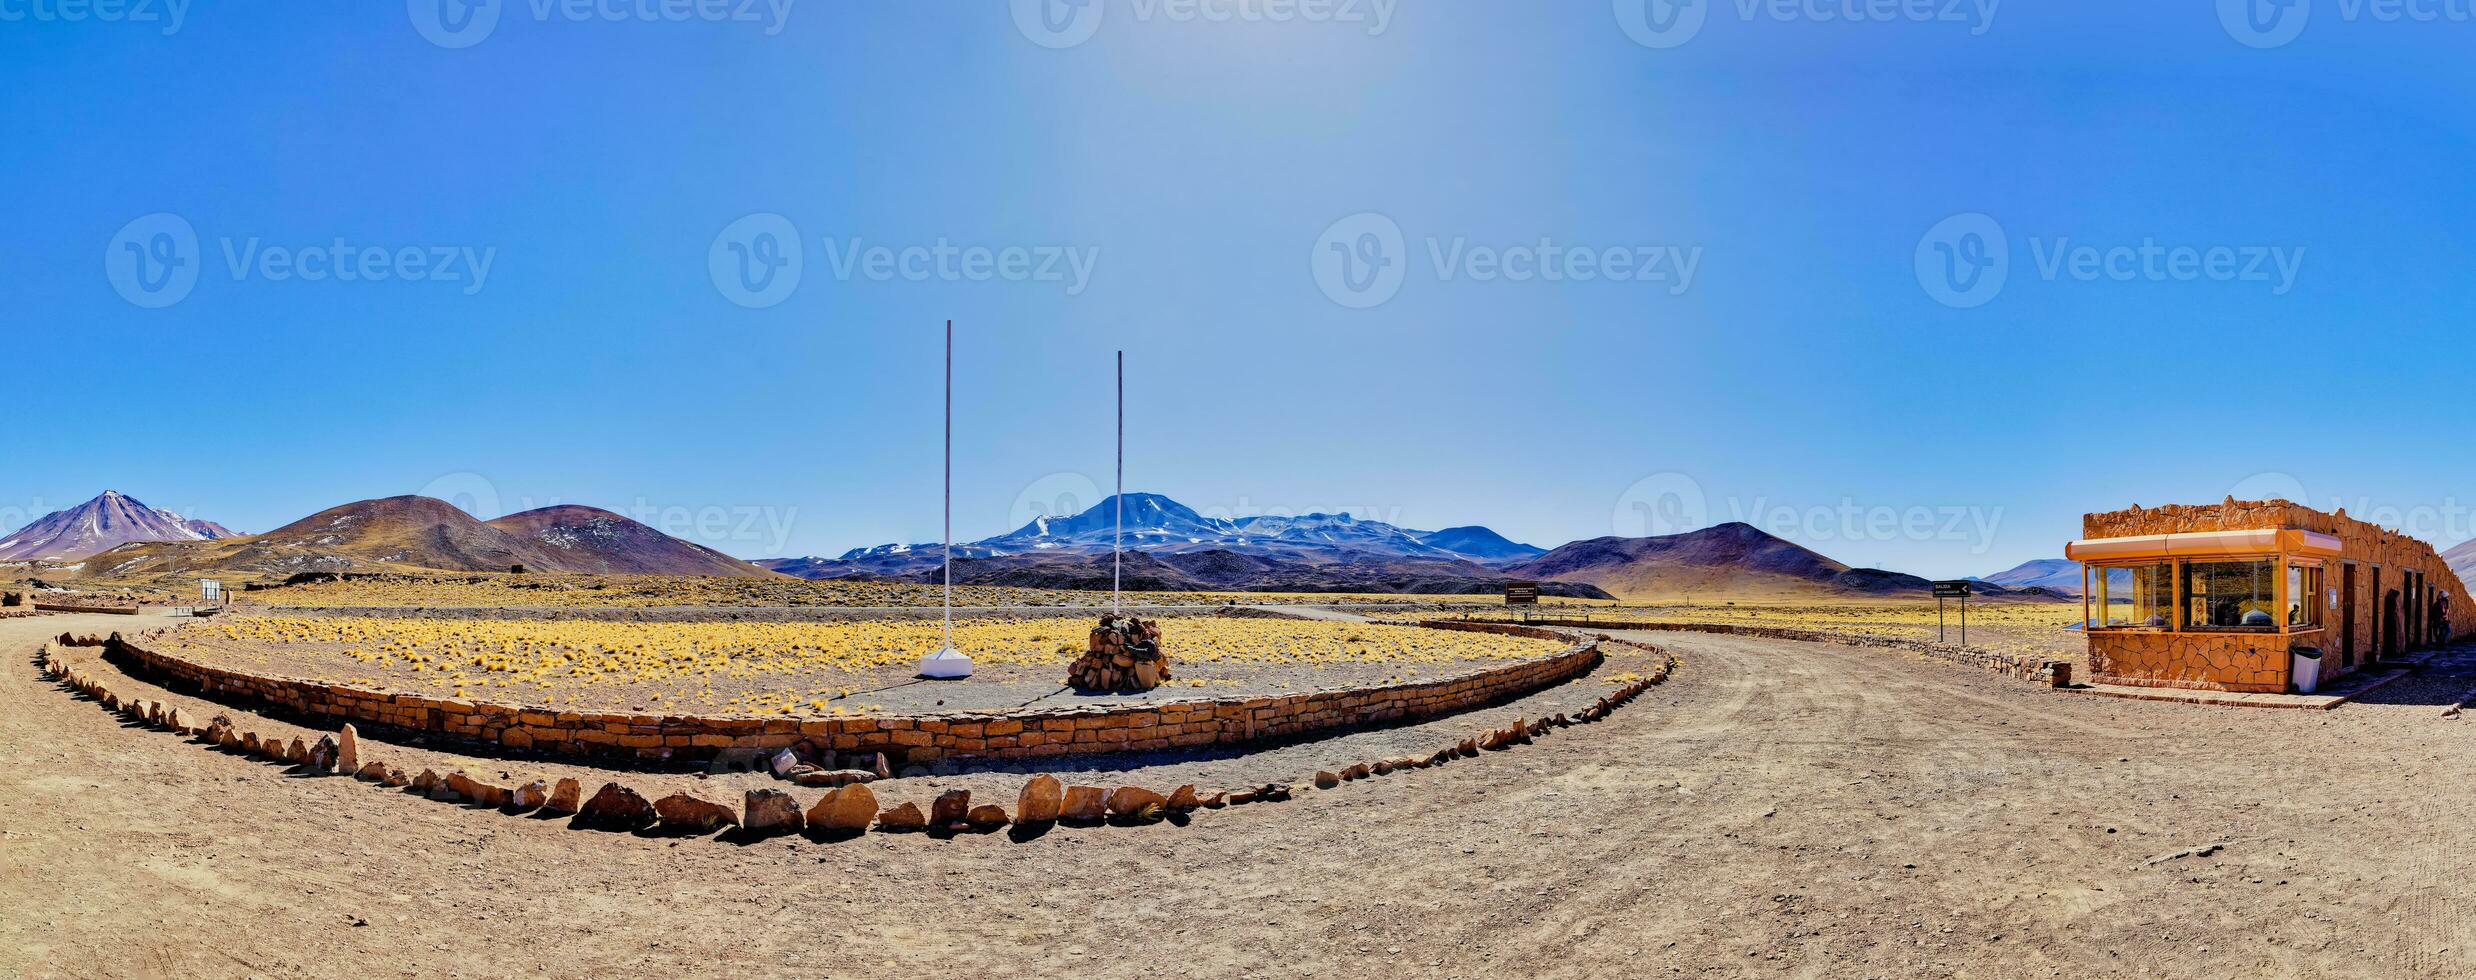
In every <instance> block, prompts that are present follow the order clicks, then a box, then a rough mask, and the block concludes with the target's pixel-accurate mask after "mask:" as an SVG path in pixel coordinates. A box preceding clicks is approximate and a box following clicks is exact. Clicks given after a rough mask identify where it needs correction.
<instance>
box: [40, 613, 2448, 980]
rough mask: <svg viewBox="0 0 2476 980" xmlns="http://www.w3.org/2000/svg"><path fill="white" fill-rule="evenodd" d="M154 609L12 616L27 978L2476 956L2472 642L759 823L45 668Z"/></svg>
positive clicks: (1980, 968)
mask: <svg viewBox="0 0 2476 980" xmlns="http://www.w3.org/2000/svg"><path fill="white" fill-rule="evenodd" d="M129 625H130V624H129V622H128V621H127V620H125V619H121V620H113V619H112V618H110V617H92V618H86V617H50V618H44V619H35V620H15V621H0V654H5V655H6V657H5V663H0V752H5V753H6V757H7V759H8V760H9V761H8V762H7V764H6V765H0V971H4V972H6V973H8V974H14V975H24V976H33V977H40V976H114V977H118V976H175V975H180V976H348V975H349V976H356V977H377V976H474V977H496V976H562V977H564V976H586V975H597V976H598V975H613V974H621V973H642V974H647V975H668V976H707V975H736V974H748V973H754V972H758V971H763V972H765V973H769V974H781V975H792V976H836V977H881V976H882V977H893V976H917V975H924V974H932V973H934V974H946V975H975V974H986V975H1000V976H1053V975H1067V974H1073V975H1085V976H1180V977H1183V976H1210V977H1221V976H1264V977H1297V976H1318V977H1333V976H1351V977H1359V976H1374V977H1395V976H1399V977H1497V976H1506V975H1520V976H1524V977H1586V976H1588V977H1596V976H1610V975H1625V976H1737V975H1760V976H1811V977H1841V976H1881V977H1915V976H1926V977H1932V976H1965V977H2015V976H2030V977H2037V976H2057V977H2084V976H2192V977H2221V976H2347V977H2355V976H2399V977H2410V976H2415V977H2434V976H2464V975H2471V974H2476V924H2472V923H2476V919H2472V918H2471V916H2470V909H2469V906H2470V904H2471V903H2472V902H2476V887H2471V886H2470V885H2469V884H2468V882H2467V878H2466V876H2465V875H2464V873H2462V872H2461V871H2460V870H2459V869H2458V868H2457V867H2456V865H2455V862H2454V858H2455V857H2457V856H2458V855H2461V854H2465V853H2468V852H2469V851H2470V850H2471V847H2476V820H2471V819H2470V817H2471V812H2470V811H2471V806H2470V802H2469V792H2468V786H2469V785H2470V783H2471V777H2476V751H2471V740H2472V739H2476V729H2471V728H2470V727H2468V726H2470V725H2476V719H2469V720H2456V721H2453V720H2445V719H2443V718H2442V717H2441V714H2442V708H2443V707H2444V706H2445V705H2446V704H2449V703H2455V702H2456V701H2458V700H2459V699H2460V698H2462V697H2465V696H2466V695H2467V693H2468V691H2467V688H2468V687H2469V686H2470V685H2471V684H2476V678H2470V677H2469V676H2465V675H2467V674H2469V673H2476V671H2470V670H2467V669H2465V668H2458V669H2453V670H2445V671H2436V672H2431V673H2428V674H2426V675H2424V676H2421V677H2418V678H2414V679H2411V680H2410V681H2407V682H2405V683H2402V684H2399V685H2394V686H2392V687H2390V688H2386V689H2384V690H2383V691H2381V692H2378V693H2377V694H2376V695H2374V696H2373V698H2372V700H2371V701H2369V702H2367V703H2362V704H2355V705H2350V706H2348V707H2346V708H2344V709H2341V710H2339V711H2336V712H2329V713H2319V712H2313V713H2307V712H2291V711H2263V710H2250V709H2238V708H2201V707H2193V706H2185V705H2170V704H2152V703H2144V702H2130V701H2116V700H2110V699H2103V698H2095V697H2089V696H2084V695H2072V694H2059V693H2054V692H2048V691H2041V690H2038V689H2034V688H2030V687H2027V686H2024V685H2021V684H2019V683H2018V682H2015V681H2011V680H2008V679H2005V678H2001V677H1997V676H1995V675H1992V674H1984V673H1979V672H1975V671H1969V670H1965V669H1960V668H1954V667H1951V666H1947V665H1942V664H1937V663H1931V662H1927V661H1924V660H1921V659H1915V658H1910V657H1906V656H1902V655H1897V654H1892V653H1886V652H1882V651H1861V650H1855V649H1848V648H1840V647H1831V646H1823V645H1814V644H1797V643H1781V642H1775V641H1762V640H1750V639H1743V638H1735V637H1720V636H1701V635H1670V634H1658V635H1650V636H1645V637H1642V639H1644V640H1646V641H1648V642H1652V643H1656V644H1659V645H1661V646H1663V647H1666V648H1668V649H1670V650H1672V651H1675V652H1676V653H1678V654H1679V655H1680V656H1681V657H1682V659H1683V661H1684V663H1683V666H1682V668H1681V669H1680V670H1679V671H1678V673H1677V675H1676V676H1675V678H1674V679H1673V680H1671V681H1670V682H1669V683H1668V684H1666V685H1665V686H1662V687H1659V688H1655V689H1653V690H1652V691H1651V692H1650V693H1649V694H1648V695H1646V696H1644V697H1643V698H1642V699H1641V700H1640V701H1637V702H1635V703H1634V704H1633V705H1632V706H1630V707H1628V708H1626V709H1625V710H1623V711H1621V712H1619V713H1618V714H1617V715H1616V716H1615V717H1613V718H1611V719H1610V720H1608V721H1606V722H1604V723H1601V724H1598V725H1592V726H1585V727H1582V728H1578V729H1573V730H1569V731H1565V732H1559V733H1557V734H1555V735H1553V736H1551V737H1549V738H1545V739H1542V740H1541V741H1540V742H1539V744H1537V745H1533V746H1526V747H1523V748H1521V749H1518V750H1516V751H1513V752H1506V753H1492V754H1488V755H1486V756H1483V757H1481V758H1478V759H1473V760H1466V761H1463V762H1460V763H1456V764H1454V765H1451V766H1446V767H1443V768H1439V769H1433V770H1422V771H1416V772H1411V773H1406V774H1397V775H1393V776H1388V777H1384V778H1381V779H1377V780H1373V781H1369V782H1364V783H1353V784H1348V785H1346V786H1344V787H1342V788H1341V789H1339V790H1336V791H1332V792H1317V793H1304V794H1302V795H1301V797H1300V798H1299V799H1298V800H1297V801H1295V802H1291V803H1286V804H1280V805H1271V806H1251V807H1241V808H1234V809H1231V810H1227V811H1220V812H1215V813H1210V814H1206V815H1199V816H1198V818H1197V819H1196V820H1195V821H1194V823H1193V824H1192V825H1190V826H1186V827H1175V826H1169V825H1160V826H1153V827H1146V828H1135V829H1122V828H1098V829H1074V828H1062V829H1060V830H1057V831H1055V832H1053V833H1050V834H1047V835H1045V836H1042V837H1039V838H1037V839H1034V840H1031V841H1028V842H1025V843H1014V842H1011V841H1009V840H1008V839H1007V838H1006V837H1005V836H1003V835H999V836H994V837H964V838H959V839H955V840H948V841H940V840H934V839H930V838H927V837H922V836H916V835H907V836H877V835H872V836H869V837H864V838H861V839H859V840H856V841H852V842H847V843H837V844H821V843H816V842H813V841H809V840H805V839H798V838H794V839H790V840H777V841H771V842H766V843H758V844H750V845H738V844H733V843H727V842H723V841H719V840H662V839H650V838H640V837H633V836H624V835H607V834H597V833H589V832H580V831H570V830H567V829H565V828H564V825H563V824H559V823H554V822H548V821H540V820H530V819H523V818H511V817H503V816H496V815H492V814H485V813H478V812H474V811H470V810H465V809H462V808H458V807H452V806H444V805H439V804H434V803H428V802H425V801H419V800H414V799H409V798H405V797H403V796H402V795H400V794H394V793H390V792H388V791H384V790H379V789H376V788H374V787H371V786H369V785H367V784H362V783H357V782H354V781H351V780H345V779H333V778H328V779H307V778H297V777H291V776H286V775H283V774H282V773H281V772H280V771H278V770H274V769H272V768H270V767H268V766H266V765H264V764H261V763H258V762H253V761H249V760H246V759H243V758H239V757H235V756H229V755H223V754H219V753H215V752H210V751H206V750H204V749H201V748H198V747H195V746H192V745H187V744H184V743H182V742H181V741H180V740H179V739H177V738H175V737H173V736H170V735H166V734H162V733H157V732H150V731H140V730H136V729H131V728H126V727H123V726H122V724H121V723H119V722H118V721H116V720H114V719H113V718H111V717H110V716H108V715H106V714H105V713H104V712H102V711H101V710H99V709H98V708H97V707H96V706H95V705H93V704H91V703H87V702H84V701H80V700H78V699H75V698H72V697H71V696H69V695H68V694H67V693H66V692H64V691H63V690H61V689H60V688H58V687H56V686H54V685H52V684H50V683H48V682H47V681H44V680H43V679H41V678H39V677H38V676H37V675H36V673H35V670H34V668H33V667H32V665H31V663H30V658H31V655H32V654H33V652H34V649H35V646H36V644H37V643H38V642H39V640H40V638H41V637H42V636H43V635H46V634H56V633H58V632H60V631H61V630H63V629H70V630H75V631H78V632H89V631H106V630H111V629H126V628H128V627H129ZM2466 662H2467V660H2466V659H2465V658H2463V659H2461V660H2459V661H2457V663H2461V664H2464V663H2466ZM2450 675H2458V676H2450ZM1311 748H1312V746H1300V747H1295V749H1294V750H1302V751H1303V750H1309V749H1311ZM1337 750H1338V748H1337V747H1336V751H1337ZM1285 751H1291V750H1285ZM805 798H806V797H805V796H804V797H803V799H805ZM2213 846H2214V849H2213ZM2178 855H2180V856H2178Z"/></svg>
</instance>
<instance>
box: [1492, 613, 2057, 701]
mask: <svg viewBox="0 0 2476 980" xmlns="http://www.w3.org/2000/svg"><path fill="white" fill-rule="evenodd" d="M1533 622H1535V623H1538V624H1541V625H1547V626H1556V627H1563V628H1567V629H1587V630H1633V631H1638V632H1668V633H1714V634H1719V635H1722V636H1751V637H1759V638H1762V639H1767V640H1797V641H1803V642H1807V643H1830V644H1835V645H1838V646H1849V647H1869V648H1873V649H1887V650H1906V651H1908V652H1910V653H1917V654H1923V655H1925V656H1928V657H1932V658H1934V659H1936V660H1941V661H1944V662H1946V663H1954V664H1959V665H1961V666H1963V667H1975V668H1977V669H1979V670H1984V671H1990V672H1992V673H1997V674H2004V675H2007V676H2010V677H2014V678H2018V679H2020V680H2024V681H2029V682H2032V683H2035V684H2037V685H2039V686H2041V687H2071V686H2072V662H2071V661H2069V660H2052V659H2048V658H2046V657H2023V656H2014V655H2012V654H2008V653H1996V652H1995V651H1992V650H1985V649H1980V648H1978V647H1964V646H1959V645H1956V644H1950V643H1929V642H1927V641H1924V640H1904V639H1900V638H1898V637H1890V636H1867V635H1865V634H1862V633H1830V632H1824V631H1821V630H1801V629H1788V628H1784V627H1775V626H1738V625H1732V624H1722V623H1622V622H1610V621H1588V622H1586V621H1582V620H1534V621H1533ZM1474 625H1475V624H1474Z"/></svg>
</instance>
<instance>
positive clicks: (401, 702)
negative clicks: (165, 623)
mask: <svg viewBox="0 0 2476 980" xmlns="http://www.w3.org/2000/svg"><path fill="white" fill-rule="evenodd" d="M1436 628H1439V629H1456V630H1463V629H1473V630H1476V631H1480V632H1491V633H1510V634H1511V635H1516V636H1527V637H1532V638H1536V639H1560V640H1573V639H1575V638H1574V637H1572V636H1570V635H1567V634H1561V633H1557V632H1554V631H1551V630H1545V629H1523V628H1521V627H1491V626H1479V625H1478V624H1461V623H1452V624H1436ZM153 635H154V634H149V635H147V636H141V637H139V638H138V640H137V641H134V642H133V641H125V640H122V639H121V638H120V637H117V636H115V637H114V638H113V642H112V643H111V644H110V648H109V649H108V650H107V651H106V656H108V657H110V658H111V659H113V661H114V662H115V663H118V664H120V665H121V666H122V667H123V668H124V669H128V670H131V671H133V672H136V673H140V674H143V675H146V676H150V677H153V678H156V679H158V680H161V681H165V682H166V686H168V687H173V688H175V689H182V690H192V691H196V692H198V693H200V694H201V695H202V696H205V697H207V698H210V699H213V700H217V701H225V702H231V703H237V704H240V705H243V706H248V707H268V708H274V709H276V710H279V711H283V712H288V713H290V714H293V715H296V716H303V717H310V718H318V719H326V720H330V721H335V722H345V721H349V722H355V723H359V724H365V725H386V726H391V727H394V728H400V729H406V730H411V731H423V732H436V733H439V734H443V735H447V736H450V737H454V738H458V739H463V740H467V741H471V742H477V743H486V744H496V745H500V746H505V747H507V748H511V749H530V750H535V751H540V752H545V753H550V754H560V755H578V756H602V757H624V758H634V759H638V760H644V761H692V760H703V759H710V758H712V757H713V756H715V755H717V754H720V753H721V752H723V751H725V750H731V749H755V750H763V751H771V750H775V749H780V748H785V747H788V746H790V745H791V744H792V743H794V742H797V741H799V740H801V739H803V738H813V739H817V740H819V741H822V742H826V743H828V745H829V747H831V748H833V749H835V750H837V751H844V752H884V753H886V754H887V756H888V757H889V758H890V759H892V760H895V761H897V762H900V763H902V764H918V763H925V762H936V761H939V760H942V759H970V758H978V759H1031V758H1042V757H1047V756H1057V755H1066V754H1070V753H1085V752H1118V751H1148V750H1155V749H1170V748H1194V747H1200V746H1207V745H1228V744H1238V743H1245V742H1254V741H1261V740H1268V739H1284V738H1293V737H1297V736H1301V735H1307V734H1312V733H1316V732H1324V731H1332V730H1337V729H1348V728H1355V727H1359V726H1363V725H1369V724H1382V723H1388V722H1396V721H1416V720H1424V719H1429V718H1436V717H1441V716H1444V715H1450V714H1455V713H1459V712H1462V711H1468V710H1471V709H1474V708H1479V707H1484V706H1486V705H1489V704H1493V703H1497V702H1500V701H1505V700H1509V699H1511V698H1514V697H1518V696H1520V695H1523V694H1526V693H1529V692H1531V691H1535V690H1538V689H1540V688H1543V687H1547V686H1550V685H1554V684H1559V683H1563V682H1565V681H1567V680H1571V679H1573V678H1575V677H1578V676H1580V675H1582V674H1584V673H1587V672H1588V671H1590V670H1591V669H1592V668H1593V667H1596V666H1598V664H1599V662H1600V653H1599V644H1598V642H1597V641H1596V640H1584V641H1581V642H1578V643H1577V645H1575V646H1573V647H1571V648H1569V649H1567V650H1565V651H1563V652H1561V653H1558V654H1556V655H1554V656H1551V657H1547V658H1544V659H1540V660H1530V661H1524V662H1521V663H1517V664H1513V665H1510V666H1502V667H1493V668H1489V669H1486V670H1480V671H1475V672H1472V673H1469V674H1466V675H1462V676H1459V677H1450V678H1444V679H1441V680H1435V681H1427V682H1422V683H1418V684H1405V685H1398V686H1392V687H1380V688H1357V689H1341V690H1329V691H1314V692H1306V693H1299V694H1285V695H1278V696H1271V695H1267V696H1259V697H1229V698H1212V699H1199V700H1191V701H1174V702H1166V703H1162V704H1157V705H1152V704H1147V705H1138V706H1126V705H1119V706H1111V707H1091V708H1069V709H1063V710H1051V711H1038V712H1028V711H1027V712H1013V713H1005V714H981V713H957V714H948V715H932V716H919V717H902V718H787V717H769V718H753V717H718V716H682V715H647V714H620V713H606V712H577V711H561V710H557V709H553V708H545V707H536V706H529V705H510V704H492V703H488V702H476V701H470V700H465V699H460V698H440V697H428V696H423V695H415V694H403V693H397V692H392V691H383V690H368V689H362V688H354V687H349V686H345V685H340V684H322V683H319V682H317V681H310V680H300V679H295V678H284V677H267V676H259V675H253V674H247V673H243V672H240V671H234V670H228V669H225V668H220V667H212V666H208V665H205V664H200V663H196V662H193V661H189V660H184V659H181V658H179V657H174V656H171V655H168V654H163V653H158V652H155V651H153V650H150V649H147V647H146V643H147V641H149V640H150V639H151V637H152V636H153Z"/></svg>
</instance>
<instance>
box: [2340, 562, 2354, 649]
mask: <svg viewBox="0 0 2476 980" xmlns="http://www.w3.org/2000/svg"><path fill="white" fill-rule="evenodd" d="M2338 587H2339V590H2340V591H2339V594H2340V595H2342V596H2345V597H2346V598H2344V599H2341V600H2339V603H2340V605H2339V613H2338V662H2339V666H2340V668H2341V669H2344V670H2354V669H2356V563H2355V562H2348V563H2347V566H2346V567H2345V568H2343V569H2341V570H2340V571H2339V585H2338Z"/></svg>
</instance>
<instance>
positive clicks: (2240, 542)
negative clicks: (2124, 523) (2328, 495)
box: [2063, 528, 2345, 562]
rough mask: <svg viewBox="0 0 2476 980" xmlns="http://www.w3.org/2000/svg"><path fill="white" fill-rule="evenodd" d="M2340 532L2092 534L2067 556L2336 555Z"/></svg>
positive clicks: (2099, 558)
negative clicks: (2123, 535) (2094, 535)
mask: <svg viewBox="0 0 2476 980" xmlns="http://www.w3.org/2000/svg"><path fill="white" fill-rule="evenodd" d="M2344 550H2345V549H2344V548H2343V546H2342V545H2341V544H2340V542H2339V539H2338V536H2337V535H2335V534H2325V533H2323V532H2320V531H2304V530H2297V529H2293V528H2262V529H2259V530H2250V531H2195V532H2187V533H2184V534H2145V535H2141V536H2139V537H2132V538H2091V539H2089V540H2086V541H2074V542H2072V543H2071V544H2070V545H2068V546H2066V547H2065V548H2064V549H2063V553H2064V556H2065V557H2067V558H2070V559H2072V560H2073V561H2078V562H2093V561H2134V560H2138V559H2143V558H2223V557H2228V556H2233V555H2271V554H2284V555H2311V556H2315V557H2321V558H2336V557H2339V556H2340V555H2341V554H2342V553H2343V552H2344Z"/></svg>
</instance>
